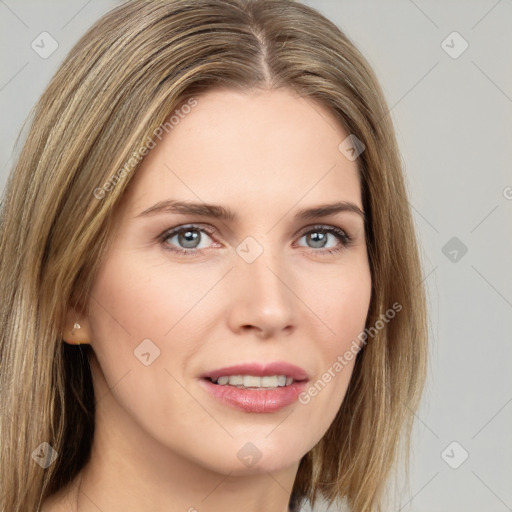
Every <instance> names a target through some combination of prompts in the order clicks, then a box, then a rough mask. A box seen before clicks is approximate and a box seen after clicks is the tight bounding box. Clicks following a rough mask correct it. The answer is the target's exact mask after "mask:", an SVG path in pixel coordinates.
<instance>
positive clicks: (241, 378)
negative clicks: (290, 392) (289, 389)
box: [213, 375, 293, 389]
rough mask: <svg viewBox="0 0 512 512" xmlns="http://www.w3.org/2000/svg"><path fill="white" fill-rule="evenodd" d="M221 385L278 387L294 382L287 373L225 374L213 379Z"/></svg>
mask: <svg viewBox="0 0 512 512" xmlns="http://www.w3.org/2000/svg"><path fill="white" fill-rule="evenodd" d="M213 381H214V382H215V383H216V384H219V385H220V386H226V385H230V386H237V387H241V388H268V389H270V388H277V387H283V386H289V385H290V384H291V383H292V382H293V378H292V377H287V376H286V375H268V376H265V377H258V376H256V375H230V376H227V375H224V376H222V377H219V378H218V379H217V380H215V379H214V380H213Z"/></svg>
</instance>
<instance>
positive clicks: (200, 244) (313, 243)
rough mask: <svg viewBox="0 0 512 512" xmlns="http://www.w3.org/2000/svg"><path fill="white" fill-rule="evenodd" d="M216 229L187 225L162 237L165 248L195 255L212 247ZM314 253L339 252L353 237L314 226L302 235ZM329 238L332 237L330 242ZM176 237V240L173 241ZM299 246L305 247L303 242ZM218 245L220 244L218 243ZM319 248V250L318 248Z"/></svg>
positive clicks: (337, 229) (333, 227) (333, 228)
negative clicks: (211, 241) (209, 242)
mask: <svg viewBox="0 0 512 512" xmlns="http://www.w3.org/2000/svg"><path fill="white" fill-rule="evenodd" d="M214 232H215V229H214V228H212V227H211V226H207V225H196V224H194V225H185V226H178V227H175V228H172V229H169V230H167V231H166V232H165V233H164V234H163V235H162V236H161V237H160V238H161V243H162V244H163V246H164V249H165V250H167V251H171V252H174V253H178V254H183V255H188V256H194V255H197V254H199V253H201V252H202V251H203V250H206V249H208V248H211V247H212V245H210V246H208V245H206V246H205V245H204V243H206V244H207V240H205V238H206V239H208V238H209V239H210V240H212V239H211V237H210V235H213V233H214ZM302 238H306V243H307V244H310V245H309V247H310V248H311V249H313V252H314V253H320V254H331V253H335V252H339V251H341V250H343V249H345V248H347V247H349V246H350V245H351V244H352V238H351V237H350V236H349V235H348V234H347V233H345V231H343V230H342V229H340V228H337V227H335V226H323V225H320V226H313V227H312V228H310V229H309V230H308V231H306V232H304V233H303V234H302V235H301V239H302ZM329 238H332V240H331V244H329ZM173 239H174V241H173ZM332 242H334V245H333V243H332ZM299 246H301V247H304V246H303V245H302V244H299ZM217 247H219V245H218V244H217ZM318 249H319V250H318Z"/></svg>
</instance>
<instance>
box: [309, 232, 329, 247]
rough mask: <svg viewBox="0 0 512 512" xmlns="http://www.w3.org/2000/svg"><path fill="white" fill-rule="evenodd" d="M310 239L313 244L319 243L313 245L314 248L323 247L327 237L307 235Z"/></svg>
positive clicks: (318, 234) (319, 234)
mask: <svg viewBox="0 0 512 512" xmlns="http://www.w3.org/2000/svg"><path fill="white" fill-rule="evenodd" d="M309 237H310V239H311V240H312V241H313V244H317V243H319V245H315V247H323V246H324V245H325V239H326V237H327V233H318V232H317V233H313V234H310V235H309Z"/></svg>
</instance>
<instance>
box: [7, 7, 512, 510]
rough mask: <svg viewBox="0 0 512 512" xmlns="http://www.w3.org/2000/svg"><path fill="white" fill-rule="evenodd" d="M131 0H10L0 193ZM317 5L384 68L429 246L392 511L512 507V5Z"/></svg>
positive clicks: (419, 226)
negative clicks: (423, 323) (420, 331)
mask: <svg viewBox="0 0 512 512" xmlns="http://www.w3.org/2000/svg"><path fill="white" fill-rule="evenodd" d="M118 3H119V2H114V1H106V0H103V1H99V0H89V1H88V2H87V1H86V0H66V1H64V0H60V1H57V0H54V1H44V2H41V1H35V0H22V1H15V0H0V38H1V43H2V45H1V47H2V66H1V69H0V104H1V112H2V117H1V120H0V187H1V188H0V190H2V191H3V189H4V185H5V180H6V178H7V175H8V173H9V170H10V167H11V165H12V161H13V157H15V155H16V151H15V152H14V153H13V146H14V142H15V138H16V136H17V135H18V132H19V131H20V129H21V127H22V124H23V121H24V120H25V118H26V116H27V115H28V113H29V111H30V109H31V107H32V106H33V104H34V103H35V102H36V101H37V99H38V97H39V95H40V94H41V92H42V90H43V88H44V86H45V85H46V84H47V82H48V81H49V79H50V77H51V76H52V74H53V73H54V71H55V70H56V68H57V66H58V65H59V64H60V62H61V61H62V60H63V58H64V57H65V55H66V53H67V52H68V50H69V49H70V48H71V46H72V45H73V44H74V43H75V42H76V41H77V40H78V38H79V37H80V36H81V35H82V34H83V33H84V31H85V30H86V28H88V27H89V26H90V25H91V24H92V23H93V22H94V21H95V20H96V19H97V18H99V17H100V16H101V15H102V14H103V13H104V12H106V11H107V10H109V9H110V8H111V7H113V6H115V5H117V4H118ZM305 3H307V4H308V5H311V6H313V7H316V8H317V9H319V10H320V11H321V12H322V13H324V14H325V15H326V16H327V17H328V18H330V19H331V20H333V21H334V22H335V23H336V24H338V26H340V27H341V28H342V29H343V30H344V31H345V32H346V34H347V35H348V36H349V37H350V38H351V39H352V40H353V41H354V42H355V43H356V45H357V46H358V47H359V48H360V50H361V51H362V52H363V53H364V55H365V56H366V58H367V59H368V60H369V62H370V64H371V65H372V66H373V68H374V70H375V71H376V73H377V76H378V78H379V80H380V82H381V84H382V86H383V89H384V92H385V94H386V97H387V100H388V103H389V106H390V108H391V116H392V119H393V121H394V123H395V126H396V131H397V136H398V142H399V145H400V148H401V152H402V156H403V161H404V164H405V168H406V172H407V179H408V182H409V190H410V202H411V205H412V207H413V211H414V216H415V222H416V226H417V229H418V233H419V237H420V243H421V246H422V258H423V263H424V276H425V283H426V285H427V288H428V293H429V309H430V331H431V361H430V369H429V379H428V383H427V390H426V393H425V396H424V398H423V402H422V407H421V409H420V411H419V412H418V413H417V422H416V427H415V431H414V446H413V452H414V453H413V459H412V465H411V484H410V487H409V489H407V488H405V487H404V485H403V482H404V480H403V478H399V479H398V482H399V483H398V487H397V490H396V493H392V497H393V498H394V501H392V500H391V501H390V504H389V505H388V506H387V508H386V509H385V510H390V511H396V512H398V511H409V512H410V511H414V512H480V511H483V510H485V511H486V512H502V511H507V510H510V511H512V485H511V482H512V437H511V435H510V431H511V425H512V403H511V402H512V376H511V375H512V374H511V371H510V366H511V363H512V339H511V336H510V333H511V328H512V271H511V256H512V236H511V228H512V222H511V221H512V170H511V162H512V150H511V147H512V144H511V143H510V137H511V134H512V58H511V55H512V30H511V26H512V1H511V0H498V1H496V0H481V1H467V0H466V1H464V0H457V1H451V2H447V1H444V2H443V1H440V0H438V1H434V0H428V1H427V0H422V1H421V0H415V1H412V0H394V1H385V2H384V1H377V0H372V1H368V0H350V1H349V0H331V1H328V0H309V1H306V2H305ZM43 31H47V32H49V33H50V34H51V35H52V37H53V38H55V40H56V41H57V42H58V45H59V47H58V49H57V50H56V51H55V52H54V53H53V54H52V55H51V56H49V57H48V58H47V59H43V58H41V57H40V56H39V55H38V54H36V52H35V51H34V50H33V49H32V48H31V43H32V41H33V40H35V39H36V37H37V36H38V35H39V34H40V33H41V32H43ZM454 31H456V32H458V33H459V34H460V36H461V37H462V38H463V39H464V40H465V41H466V42H467V44H468V45H469V46H468V48H467V49H466V50H465V51H464V52H463V53H461V54H460V55H458V53H459V52H460V50H462V49H463V44H464V42H463V40H462V39H461V38H460V37H459V36H457V35H455V36H451V37H449V38H448V39H446V38H447V37H448V36H449V35H450V34H452V32H454ZM443 41H445V42H444V43H443ZM447 51H448V52H451V53H452V56H450V55H449V54H448V53H447ZM455 55H458V56H457V58H453V57H454V56H455ZM453 237H456V239H455V240H453V241H452V242H450V243H449V244H448V245H446V244H447V243H448V242H449V241H450V240H451V239H452V238H453ZM462 244H463V245H462ZM464 247H466V248H467V253H465V254H463V252H464ZM454 251H455V252H454ZM454 259H455V261H453V260H454ZM454 441H455V442H456V443H458V444H456V445H452V446H450V447H449V448H448V450H445V449H446V448H447V447H448V446H449V445H450V444H451V443H452V442H454ZM464 451H465V452H467V453H468V455H469V456H468V458H467V460H465V461H464V462H463V463H462V464H461V462H462V460H463V455H464V453H465V452H464ZM449 464H451V466H457V465H459V464H460V466H459V467H458V468H456V469H454V468H453V467H451V466H450V465H449ZM319 509H320V508H319ZM104 512H107V511H104Z"/></svg>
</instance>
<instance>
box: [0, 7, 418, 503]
mask: <svg viewBox="0 0 512 512" xmlns="http://www.w3.org/2000/svg"><path fill="white" fill-rule="evenodd" d="M215 87H224V88H230V89H238V90H248V89H250V88H253V87H262V88H267V89H270V88H278V87H289V88H293V89H294V90H295V91H296V92H298V93H300V94H301V95H303V96H306V97H309V98H311V99H313V100H316V101H317V102H319V103H321V104H323V105H325V106H327V107H328V108H329V109H330V110H331V111H332V112H333V113H334V114H335V115H336V117H337V118H338V119H339V122H340V124H341V125H342V126H343V127H344V128H345V129H346V130H347V132H348V133H350V134H354V135H355V136H356V137H357V138H358V139H359V140H360V141H362V142H363V143H364V145H365V150H364V152H363V153H362V154H361V155H360V156H359V158H358V165H359V171H360V176H361V187H362V196H363V207H364V210H365V212H366V213H367V225H366V231H367V246H368V251H369V258H370V267H371V275H372V297H371V304H370V309H369V313H368V318H367V327H371V326H374V325H375V323H376V322H377V321H378V320H379V319H380V318H381V315H382V314H384V312H385V311H386V310H388V309H389V308H390V306H391V305H392V304H394V303H398V304H400V305H401V306H402V310H401V311H400V313H399V314H398V315H396V318H394V319H393V320H392V321H389V322H387V323H386V324H385V325H384V326H383V328H382V329H379V331H378V333H376V334H375V336H374V337H373V338H372V339H371V341H370V342H368V343H367V344H366V345H365V346H364V347H363V349H362V350H361V351H360V352H359V353H358V355H357V359H356V363H355V368H354V371H353V376H352V379H351V381H350V384H349V387H348V391H347V393H346V396H345V398H344V401H343V403H342V406H341V408H340V410H339V412H338V414H337V416H336V418H335V420H334V422H333V423H332V425H331V426H330V427H329V429H328V431H327V433H326V434H325V436H324V437H323V438H322V439H321V440H320V441H319V443H318V444H317V445H316V446H315V447H314V448H313V449H312V450H311V451H310V452H308V453H307V454H306V455H305V456H304V457H303V458H302V460H301V462H300V466H299V470H298V474H297V478H296V481H295V484H294V488H293V493H292V498H293V500H294V501H296V502H300V501H301V500H303V499H309V500H310V501H311V503H312V504H314V503H315V500H316V499H317V498H319V497H323V498H325V499H327V500H328V501H329V502H332V501H334V500H336V499H340V500H342V499H345V500H346V502H347V503H348V505H349V506H350V509H351V510H352V511H353V512H368V511H373V510H380V505H379V504H380V503H381V499H382V494H383V490H384V484H385V482H386V480H387V479H388V477H389V475H390V472H391V469H392V468H393V467H394V464H395V461H396V460H397V458H398V454H399V446H400V442H401V440H402V439H403V440H404V443H405V444H404V446H405V447H406V448H407V449H408V448H409V445H410V433H411V427H412V424H413V423H412V421H413V413H414V411H415V410H416V408H417V406H418V404H419V400H420V396H421V392H422V387H423V383H424V379H425V374H426V357H427V327H426V312H425V309H426V308H425V298H424V290H423V285H422V282H421V281H422V277H421V270H420V262H419V255H418V248H417V244H416V239H415V233H414V229H413V223H412V216H411V211H410V207H409V204H408V201H407V193H406V188H405V185H404V178H403V174H402V165H401V160H400V155H399V151H398V148H397V143H396V140H395V135H394V129H393V125H392V121H391V119H390V117H389V115H388V109H387V106H386V102H385V99H384V96H383V94H382V91H381V89H380V87H379V84H378V82H377V80H376V78H375V76H374V73H373V72H372V70H371V68H370V66H369V64H368V63H367V61H366V60H365V58H364V57H363V56H362V55H361V54H360V53H359V51H358V50H357V49H356V48H355V46H354V45H353V44H352V43H351V41H350V40H349V39H348V38H347V37H346V35H344V34H343V32H341V31H340V29H339V28H338V27H336V26H335V25H334V24H333V23H331V22H330V21H328V20H327V19H326V18H325V17H323V16H322V15H320V14H319V13H318V12H317V11H316V10H314V9H312V8H310V7H307V6H305V5H302V4H300V3H298V2H294V1H291V0H194V1H193V2H192V1H190V0H151V1H148V0H129V1H128V2H126V3H124V4H123V5H121V6H119V7H117V8H115V9H113V10H112V11H110V12H109V13H107V14H106V15H105V16H103V17H102V18H101V19H100V20H99V21H98V22H97V23H96V24H95V25H94V26H93V27H92V28H91V29H90V30H89V31H88V32H87V33H86V34H85V35H84V36H83V37H82V39H81V40H80V41H79V42H78V43H77V44H76V46H75V47H74V48H73V49H72V50H71V51H70V53H69V55H68V56H67V57H66V59H65V61H64V63H63V64H62V65H61V67H60V68H59V70H58V71H57V73H56V74H55V76H54V77H53V79H52V80H51V82H50V84H49V85H48V87H47V88H46V90H45V92H44V93H43V95H42V96H41V98H40V100H39V101H38V103H37V105H36V106H35V108H34V112H33V119H32V123H31V128H30V130H29V133H28V136H27V139H26V141H25V143H24V146H23V149H22V151H21V153H20V156H19V158H18V161H17V163H16V165H15V168H14V169H13V171H12V173H11V175H10V177H9V180H8V183H7V187H6V190H5V194H4V200H3V205H2V212H1V213H2V216H1V224H0V235H1V246H0V261H1V262H2V266H1V270H0V297H1V298H2V299H1V304H0V413H1V414H0V438H1V440H2V443H1V448H0V450H1V451H0V453H1V459H0V474H1V475H2V482H1V484H0V485H1V488H0V505H1V506H0V510H1V511H3V512H21V511H23V512H26V511H34V510H37V509H38V508H39V507H40V506H41V503H42V501H43V500H44V499H45V498H46V497H47V496H49V495H51V494H53V493H54V492H56V491H57V490H58V489H60V488H61V487H62V486H64V485H65V484H66V483H67V482H69V481H71V480H72V479H73V477H74V476H76V474H77V473H78V472H79V471H80V469H81V468H82V467H83V465H84V464H85V463H86V461H87V459H88V457H89V455H90V447H91V443H92V439H93V433H94V392H93V389H92V383H91V374H90V369H89V355H90V347H89V346H84V347H83V348H80V349H77V348H76V347H70V346H67V344H65V343H63V341H62V332H63V328H64V323H65V318H66V311H67V308H68V306H69V305H75V304H82V305H84V306H85V307H87V304H88V302H87V297H88V292H89V290H90V285H91V283H92V282H93V280H94V276H95V273H96V271H97V269H98V267H99V265H100V264H101V261H102V257H103V255H104V254H105V250H106V248H107V246H108V244H109V241H110V240H111V237H112V225H113V224H112V219H113V218H114V215H115V212H116V205H117V204H118V203H119V200H120V198H121V196H122V194H123V191H124V189H125V187H126V186H127V185H128V183H129V182H130V179H131V178H132V177H133V174H134V173H135V172H136V169H137V165H138V164H137V165H134V166H132V167H131V168H130V169H129V170H128V172H127V171H126V169H127V168H126V163H127V162H128V161H129V160H130V159H131V158H132V157H133V155H134V154H137V152H138V150H139V148H141V147H143V146H144V143H145V142H146V141H147V140H148V137H150V136H151V134H154V132H155V130H158V128H159V126H161V125H162V123H164V122H165V121H166V120H167V119H168V117H169V116H170V115H171V114H172V113H173V112H174V111H175V109H176V108H178V107H179V106H180V105H183V104H185V102H186V101H188V100H189V99H190V98H192V97H198V96H199V95H200V94H201V92H204V91H207V90H210V89H212V88H215ZM340 142H341V141H340ZM139 163H140V162H139ZM120 169H125V171H124V172H123V173H120V172H118V171H119V170H120ZM114 175H116V176H118V178H119V179H118V180H117V182H116V183H115V186H106V184H107V183H108V182H109V181H110V182H111V179H112V176H114ZM121 178H122V179H121ZM98 189H102V190H104V191H105V190H106V191H107V192H106V193H102V194H100V195H101V197H100V198H98V194H97V193H96V194H95V192H94V191H97V190H98ZM78 290H80V291H81V293H78ZM42 442H48V443H49V444H50V445H51V446H52V447H53V449H54V450H55V451H56V452H57V453H58V457H57V459H56V460H55V462H54V463H53V464H51V465H50V466H49V467H48V468H47V469H42V468H41V467H40V465H38V464H36V463H35V461H34V460H33V458H32V457H31V454H32V453H33V451H34V450H35V449H36V448H37V447H38V446H39V445H40V444H41V443H42ZM407 453H408V450H407Z"/></svg>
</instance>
